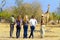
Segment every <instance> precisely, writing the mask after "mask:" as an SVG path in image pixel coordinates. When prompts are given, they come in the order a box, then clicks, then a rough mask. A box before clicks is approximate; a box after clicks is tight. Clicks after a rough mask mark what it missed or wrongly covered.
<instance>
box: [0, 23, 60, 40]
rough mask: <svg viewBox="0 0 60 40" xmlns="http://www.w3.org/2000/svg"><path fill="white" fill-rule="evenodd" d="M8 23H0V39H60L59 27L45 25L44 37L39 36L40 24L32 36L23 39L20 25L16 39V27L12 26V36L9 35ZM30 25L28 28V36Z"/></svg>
mask: <svg viewBox="0 0 60 40" xmlns="http://www.w3.org/2000/svg"><path fill="white" fill-rule="evenodd" d="M9 30H10V28H9V23H0V40H60V27H45V37H44V38H40V26H39V25H37V27H36V28H35V31H34V38H33V39H32V38H27V39H23V27H21V32H20V38H18V39H16V27H15V28H14V32H13V38H10V36H9ZM29 34H30V27H29V29H28V36H29Z"/></svg>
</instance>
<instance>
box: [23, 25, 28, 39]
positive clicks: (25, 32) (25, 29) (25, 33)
mask: <svg viewBox="0 0 60 40" xmlns="http://www.w3.org/2000/svg"><path fill="white" fill-rule="evenodd" d="M27 30H28V26H27V25H24V38H27Z"/></svg>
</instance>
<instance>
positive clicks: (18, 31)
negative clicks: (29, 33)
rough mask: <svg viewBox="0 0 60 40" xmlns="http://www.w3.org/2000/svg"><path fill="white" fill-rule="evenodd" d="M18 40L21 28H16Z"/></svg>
mask: <svg viewBox="0 0 60 40" xmlns="http://www.w3.org/2000/svg"><path fill="white" fill-rule="evenodd" d="M16 30H17V31H16V38H19V37H20V27H16Z"/></svg>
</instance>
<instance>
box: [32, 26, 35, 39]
mask: <svg viewBox="0 0 60 40" xmlns="http://www.w3.org/2000/svg"><path fill="white" fill-rule="evenodd" d="M34 29H35V27H34V26H33V27H32V30H31V31H32V32H31V35H32V38H34Z"/></svg>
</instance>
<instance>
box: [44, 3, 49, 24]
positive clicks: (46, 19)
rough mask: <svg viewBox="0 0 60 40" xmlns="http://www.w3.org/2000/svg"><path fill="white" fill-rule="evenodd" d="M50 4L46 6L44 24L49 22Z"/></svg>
mask: <svg viewBox="0 0 60 40" xmlns="http://www.w3.org/2000/svg"><path fill="white" fill-rule="evenodd" d="M49 12H50V4H48V9H47V12H46V13H45V22H46V24H47V23H48V22H49V17H50V13H49Z"/></svg>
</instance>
